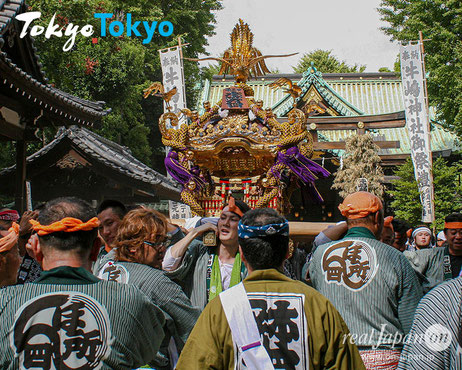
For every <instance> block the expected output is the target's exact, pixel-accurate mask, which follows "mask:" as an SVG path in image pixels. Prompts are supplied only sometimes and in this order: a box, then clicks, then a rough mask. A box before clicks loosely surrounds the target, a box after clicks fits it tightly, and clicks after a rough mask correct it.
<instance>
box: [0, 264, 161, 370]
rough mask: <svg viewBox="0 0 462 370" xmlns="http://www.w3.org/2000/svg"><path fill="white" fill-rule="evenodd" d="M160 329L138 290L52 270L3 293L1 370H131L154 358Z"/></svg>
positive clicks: (154, 310)
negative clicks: (81, 369) (88, 369)
mask: <svg viewBox="0 0 462 370" xmlns="http://www.w3.org/2000/svg"><path fill="white" fill-rule="evenodd" d="M163 325H164V315H163V313H162V311H161V310H160V309H159V308H158V307H157V306H155V305H154V304H153V303H152V302H151V300H150V299H149V298H148V297H146V295H145V294H143V293H142V292H141V291H140V290H139V289H138V288H137V287H135V286H129V285H122V284H117V283H114V282H108V281H101V280H99V279H97V278H96V277H95V276H93V275H92V274H90V273H89V272H88V271H86V270H85V269H83V268H72V267H57V268H55V269H52V270H49V271H44V272H42V275H41V277H40V278H39V279H38V280H37V281H36V282H34V283H30V284H25V285H21V286H9V287H6V288H3V289H1V290H0V368H1V369H24V368H43V369H49V368H52V367H53V366H54V368H57V369H62V368H66V366H67V367H68V368H79V367H80V366H83V365H87V366H88V365H91V366H93V367H92V368H98V366H100V367H99V368H102V369H133V368H136V367H139V366H142V365H145V364H147V363H150V362H151V361H152V360H153V359H154V358H155V356H156V353H157V351H158V349H159V347H160V344H161V342H162V339H163V336H164V332H163V330H162V326H163Z"/></svg>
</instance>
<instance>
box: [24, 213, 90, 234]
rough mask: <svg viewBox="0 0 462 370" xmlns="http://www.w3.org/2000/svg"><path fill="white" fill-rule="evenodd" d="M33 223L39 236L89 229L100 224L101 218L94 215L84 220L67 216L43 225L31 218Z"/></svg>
mask: <svg viewBox="0 0 462 370" xmlns="http://www.w3.org/2000/svg"><path fill="white" fill-rule="evenodd" d="M29 222H30V223H31V224H32V226H33V229H34V231H37V234H38V235H39V236H44V235H48V234H51V233H56V232H59V231H64V232H65V233H73V232H76V231H81V230H83V231H89V230H93V229H94V228H95V227H98V226H99V220H98V218H97V217H93V218H92V219H90V220H88V221H87V222H82V221H81V220H79V219H78V218H73V217H65V218H63V219H62V220H60V221H56V222H53V223H52V224H50V225H41V224H40V222H38V221H35V220H29Z"/></svg>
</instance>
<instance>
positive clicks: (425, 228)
mask: <svg viewBox="0 0 462 370" xmlns="http://www.w3.org/2000/svg"><path fill="white" fill-rule="evenodd" d="M421 231H424V232H426V233H427V234H430V236H431V235H432V231H431V230H430V229H429V228H428V227H426V226H421V227H418V228H417V229H415V230H414V231H413V232H412V237H413V238H415V236H416V235H417V233H420V232H421Z"/></svg>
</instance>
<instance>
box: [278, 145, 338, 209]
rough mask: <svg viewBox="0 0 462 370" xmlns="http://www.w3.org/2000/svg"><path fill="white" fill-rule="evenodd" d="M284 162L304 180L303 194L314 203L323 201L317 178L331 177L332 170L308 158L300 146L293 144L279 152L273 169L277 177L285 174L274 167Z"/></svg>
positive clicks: (279, 177)
mask: <svg viewBox="0 0 462 370" xmlns="http://www.w3.org/2000/svg"><path fill="white" fill-rule="evenodd" d="M281 163H282V164H284V165H286V166H287V167H289V168H290V170H291V171H292V173H293V174H295V175H296V176H297V177H298V178H299V179H300V180H301V182H302V184H303V185H302V194H304V195H306V196H307V197H308V198H309V199H310V200H311V202H312V203H322V202H323V199H322V197H321V194H320V193H319V191H318V189H316V186H315V185H314V182H315V180H317V179H320V178H326V177H329V175H330V172H329V171H327V170H326V169H325V168H324V167H322V166H320V165H319V164H317V163H316V162H314V161H312V160H310V159H308V158H306V157H305V156H304V155H303V154H302V153H300V150H299V149H298V147H296V146H293V147H291V148H289V149H287V151H286V153H281V152H278V154H277V156H276V162H275V164H274V166H273V168H272V169H271V172H272V173H273V175H274V176H275V177H277V178H278V179H281V178H282V177H283V174H281V173H280V172H279V171H276V170H275V169H274V167H276V166H277V165H278V164H281Z"/></svg>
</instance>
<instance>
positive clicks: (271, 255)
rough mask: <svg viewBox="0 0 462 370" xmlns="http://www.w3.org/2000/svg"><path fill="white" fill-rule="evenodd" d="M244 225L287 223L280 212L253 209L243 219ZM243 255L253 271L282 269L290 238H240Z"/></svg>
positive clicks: (273, 236) (272, 236)
mask: <svg viewBox="0 0 462 370" xmlns="http://www.w3.org/2000/svg"><path fill="white" fill-rule="evenodd" d="M241 222H242V223H243V224H244V225H248V226H263V225H268V224H279V223H282V222H285V219H284V217H282V216H281V215H280V214H279V213H278V212H276V211H275V210H274V209H271V208H260V209H253V210H250V211H248V212H246V213H245V214H244V216H243V217H242V219H241ZM239 245H240V246H241V249H242V253H243V254H244V257H245V259H246V261H247V263H248V264H249V265H250V267H251V268H252V269H253V270H264V269H270V268H276V269H277V268H280V267H281V265H282V263H283V262H284V259H285V258H286V256H287V250H288V248H289V236H283V235H278V234H274V235H267V236H262V237H258V238H249V239H243V238H239Z"/></svg>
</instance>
